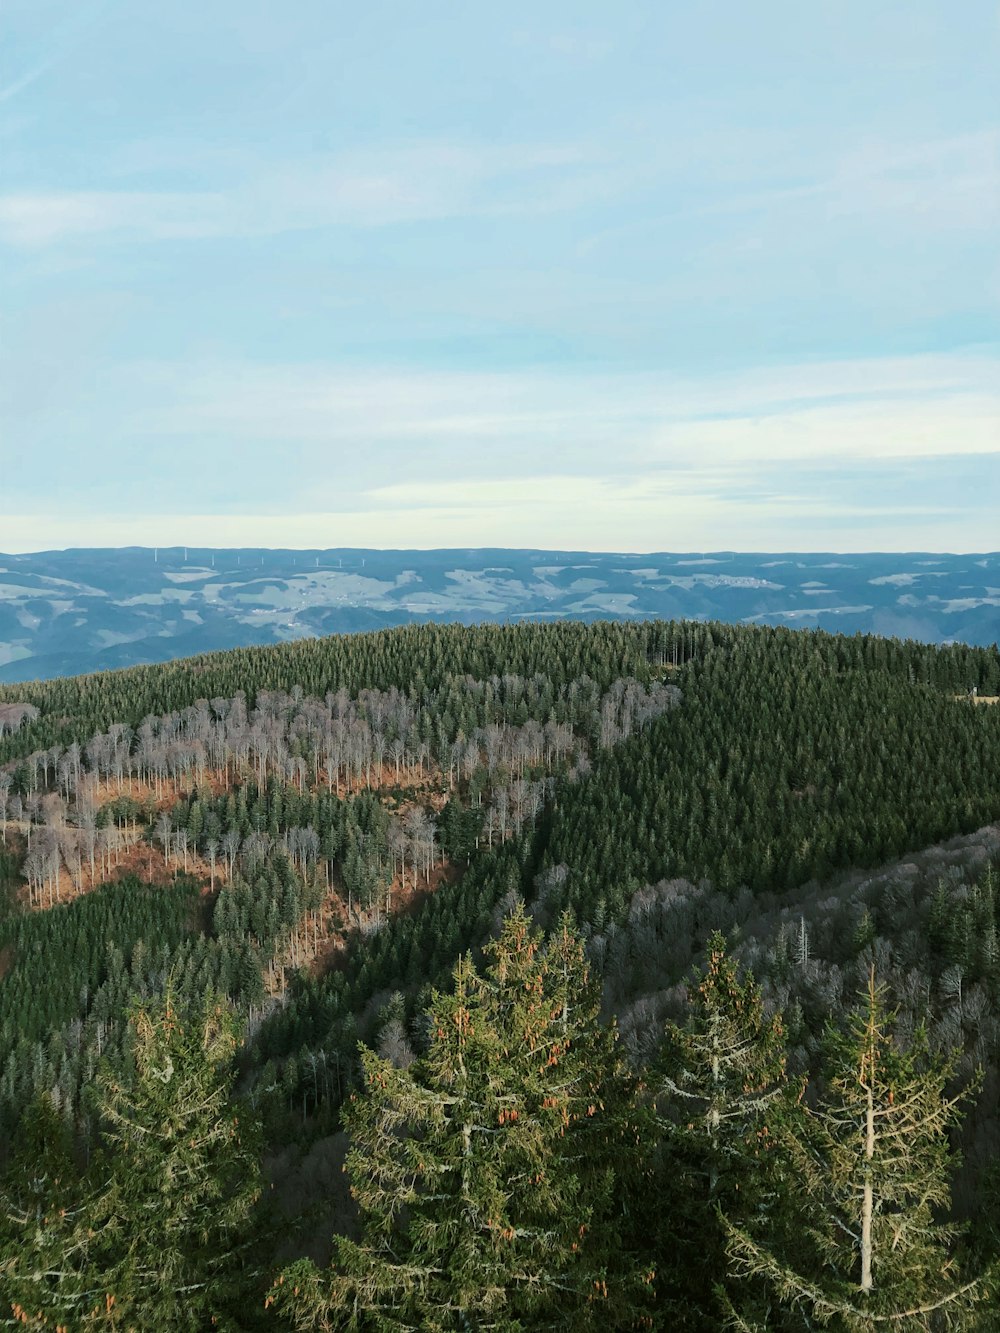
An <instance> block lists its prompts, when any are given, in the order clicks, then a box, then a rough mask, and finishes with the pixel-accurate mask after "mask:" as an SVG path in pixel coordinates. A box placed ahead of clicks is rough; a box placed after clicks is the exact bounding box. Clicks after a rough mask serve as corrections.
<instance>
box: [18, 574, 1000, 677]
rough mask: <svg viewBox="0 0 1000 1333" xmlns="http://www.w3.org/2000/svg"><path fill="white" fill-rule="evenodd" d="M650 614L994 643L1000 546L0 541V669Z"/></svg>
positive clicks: (87, 665) (999, 629)
mask: <svg viewBox="0 0 1000 1333" xmlns="http://www.w3.org/2000/svg"><path fill="white" fill-rule="evenodd" d="M653 617H660V618H663V617H666V618H670V617H673V618H685V619H691V620H722V621H727V622H729V623H733V624H750V625H752V624H761V625H784V626H788V627H790V628H810V629H816V628H819V629H826V630H830V631H833V632H835V633H844V634H853V633H855V632H857V631H861V632H862V633H876V634H883V635H898V636H900V637H904V638H914V639H919V640H922V641H924V642H927V643H947V642H951V641H953V640H956V641H959V642H964V643H974V644H982V645H988V644H991V643H995V642H997V641H998V640H1000V554H997V553H995V552H994V553H993V554H985V555H982V554H981V555H964V556H959V555H930V554H919V553H913V554H906V555H887V554H866V555H822V554H806V555H796V554H787V553H786V554H774V555H765V554H755V555H748V554H739V553H737V552H731V551H726V552H715V553H707V554H705V553H700V554H664V553H660V554H655V555H621V554H606V553H593V552H586V551H575V552H573V551H515V550H478V551H476V550H473V551H364V550H326V551H278V550H239V551H234V550H214V551H205V550H194V549H193V548H192V549H187V548H183V547H178V548H173V549H170V550H166V549H161V550H156V551H154V550H144V549H138V548H131V549H125V550H95V551H86V550H74V551H46V552H40V553H37V554H32V555H3V554H0V680H30V679H33V678H35V677H47V676H64V675H75V674H77V673H79V672H83V671H96V670H105V669H109V668H114V667H123V666H129V665H132V664H135V663H140V662H161V661H167V660H169V659H171V658H177V657H185V656H190V655H192V654H195V653H202V652H207V651H212V650H217V649H225V648H233V647H238V646H241V645H247V644H265V643H274V642H284V641H287V640H289V639H297V638H307V637H315V636H317V635H319V636H321V635H325V634H334V633H338V634H340V633H353V632H357V631H362V630H372V629H380V628H386V627H390V626H393V625H402V624H409V623H418V622H421V621H426V620H437V621H448V622H454V623H459V624H475V623H479V622H481V621H505V620H538V621H551V620H561V619H578V620H594V619H598V618H609V619H622V620H641V619H646V618H653Z"/></svg>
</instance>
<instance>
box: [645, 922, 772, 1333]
mask: <svg viewBox="0 0 1000 1333" xmlns="http://www.w3.org/2000/svg"><path fill="white" fill-rule="evenodd" d="M690 1000H691V1011H690V1016H689V1018H688V1021H687V1023H686V1024H685V1025H684V1026H683V1027H677V1026H676V1025H672V1024H671V1025H669V1026H668V1028H667V1032H666V1042H665V1046H664V1051H663V1055H662V1057H661V1060H660V1062H659V1069H658V1072H657V1076H656V1078H655V1083H656V1085H657V1087H658V1089H659V1092H660V1109H661V1115H660V1127H661V1130H662V1132H663V1140H662V1143H661V1167H662V1170H663V1172H664V1175H665V1177H666V1180H667V1182H668V1183H669V1187H670V1191H671V1195H672V1201H671V1206H670V1208H669V1209H668V1210H663V1211H662V1212H661V1213H660V1215H659V1217H658V1219H657V1223H658V1225H657V1230H658V1231H659V1233H660V1248H661V1250H662V1251H663V1262H662V1264H661V1269H662V1282H661V1284H660V1286H661V1292H662V1298H661V1311H663V1312H664V1318H666V1313H665V1312H666V1310H667V1309H669V1315H670V1326H672V1327H674V1328H677V1329H681V1328H692V1329H716V1328H717V1327H718V1312H717V1305H716V1300H715V1297H714V1295H713V1289H714V1288H715V1287H716V1285H717V1284H718V1283H719V1280H720V1278H721V1276H722V1274H723V1272H724V1270H725V1246H726V1233H725V1229H724V1226H723V1223H722V1220H721V1215H720V1212H724V1213H725V1214H726V1215H727V1216H728V1217H729V1218H730V1219H731V1220H732V1221H734V1222H735V1221H737V1220H739V1221H743V1220H748V1219H751V1218H755V1217H759V1216H760V1215H761V1214H762V1213H763V1212H766V1211H767V1210H769V1209H771V1210H773V1208H774V1207H775V1206H776V1194H777V1188H778V1187H777V1186H776V1184H775V1181H774V1167H775V1157H776V1153H775V1145H776V1144H777V1141H778V1136H777V1133H776V1127H777V1125H778V1123H779V1122H780V1121H781V1119H782V1118H783V1116H784V1115H786V1114H787V1113H788V1111H789V1109H790V1104H791V1100H792V1094H791V1093H790V1088H789V1084H788V1081H787V1079H786V1076H785V1044H784V1033H783V1028H782V1020H781V1016H780V1015H774V1016H772V1017H769V1016H768V1015H767V1014H766V1013H765V1010H764V1004H763V1000H762V998H761V993H760V987H759V986H758V985H757V983H756V982H755V980H754V978H753V976H752V975H751V974H749V973H748V974H746V975H744V976H741V975H740V969H739V967H738V965H737V964H736V962H735V961H734V960H733V959H732V958H731V957H729V956H728V954H727V947H726V941H725V937H724V936H723V935H721V934H720V933H718V932H716V933H715V934H713V935H712V937H711V939H710V940H709V942H708V959H707V964H706V967H705V971H704V975H703V976H702V977H701V978H700V980H699V982H698V985H697V988H696V989H693V990H692V992H691V996H690Z"/></svg>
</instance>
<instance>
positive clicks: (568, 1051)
mask: <svg viewBox="0 0 1000 1333" xmlns="http://www.w3.org/2000/svg"><path fill="white" fill-rule="evenodd" d="M488 952H489V955H490V965H489V967H488V970H487V972H486V975H485V976H481V975H480V974H479V973H478V972H477V971H476V969H475V968H474V966H473V965H472V962H471V961H470V960H469V959H468V958H466V959H464V960H462V961H461V962H460V963H459V965H458V966H457V967H456V969H455V973H454V988H453V991H452V992H451V993H450V994H440V993H435V994H434V996H433V999H432V1003H431V1005H430V1008H429V1011H428V1023H429V1046H428V1050H427V1052H426V1054H425V1055H424V1056H423V1058H421V1059H420V1060H419V1061H418V1062H416V1063H415V1064H413V1065H411V1066H410V1067H409V1068H408V1069H406V1070H401V1069H397V1068H394V1067H393V1066H392V1065H391V1064H390V1063H389V1062H388V1061H386V1060H380V1059H379V1058H378V1057H377V1056H376V1055H374V1054H373V1053H372V1052H370V1051H363V1065H364V1075H365V1091H364V1095H362V1096H358V1097H356V1098H355V1099H353V1101H352V1102H351V1104H350V1106H349V1108H348V1111H347V1113H346V1115H345V1125H346V1128H347V1130H348V1133H349V1134H350V1136H351V1139H352V1149H351V1152H350V1154H349V1157H348V1162H347V1169H348V1171H349V1173H350V1176H351V1181H352V1189H353V1193H354V1196H355V1198H356V1199H357V1201H358V1203H359V1205H360V1207H361V1213H362V1236H361V1240H360V1241H359V1242H353V1241H350V1240H345V1239H343V1238H339V1237H338V1238H335V1249H336V1254H335V1265H334V1268H333V1270H332V1271H330V1272H326V1273H320V1272H318V1271H317V1270H316V1269H315V1268H313V1267H312V1265H311V1264H308V1263H303V1264H299V1265H296V1266H294V1267H293V1268H292V1269H291V1270H289V1271H288V1272H286V1273H285V1274H283V1275H282V1278H280V1279H279V1281H278V1284H277V1285H276V1287H275V1290H274V1292H273V1293H272V1296H273V1299H274V1300H275V1301H276V1303H277V1304H278V1305H279V1306H280V1307H282V1308H283V1309H285V1310H286V1311H288V1312H289V1313H290V1314H291V1315H292V1317H293V1319H294V1322H295V1326H296V1328H300V1329H312V1328H322V1329H327V1328H344V1329H356V1330H379V1331H382V1330H393V1331H394V1333H400V1331H401V1330H417V1329H422V1330H442V1331H443V1330H458V1329H471V1328H475V1329H479V1330H496V1331H497V1333H515V1330H521V1329H528V1328H539V1327H544V1328H552V1329H557V1328H566V1329H581V1330H582V1329H586V1328H588V1327H596V1326H599V1325H602V1326H605V1327H631V1326H635V1325H636V1322H637V1321H638V1320H640V1319H642V1318H643V1317H644V1315H643V1310H644V1306H645V1303H646V1301H647V1299H648V1295H649V1292H650V1284H651V1281H652V1273H651V1272H649V1271H645V1272H640V1271H639V1270H638V1269H635V1271H634V1272H631V1273H630V1279H632V1278H634V1283H632V1282H631V1280H630V1283H629V1284H627V1285H626V1284H622V1283H618V1285H617V1286H616V1277H615V1274H614V1273H613V1272H612V1269H613V1267H614V1266H615V1265H614V1264H613V1259H614V1257H615V1256H616V1255H617V1254H618V1253H619V1251H620V1239H619V1227H618V1223H617V1217H616V1189H615V1186H616V1179H615V1172H614V1168H613V1165H612V1161H613V1159H614V1157H615V1156H616V1155H619V1154H620V1153H621V1150H622V1146H623V1144H624V1142H625V1141H626V1140H629V1142H630V1147H631V1151H632V1152H633V1153H635V1152H636V1151H637V1144H636V1139H637V1138H641V1132H640V1129H639V1124H638V1116H637V1113H636V1111H635V1108H634V1100H635V1089H634V1086H633V1084H632V1082H631V1080H630V1079H629V1078H628V1077H627V1075H626V1074H625V1071H624V1069H623V1066H622V1063H621V1061H620V1058H619V1056H618V1054H617V1050H616V1035H615V1033H614V1031H613V1029H609V1028H605V1027H603V1026H602V1025H601V1024H600V1023H599V1021H598V1006H599V999H598V993H597V990H596V987H595V986H594V984H593V983H592V982H591V980H590V979H589V976H588V973H587V968H586V963H585V959H584V953H583V947H582V944H581V941H580V940H579V937H578V936H577V935H576V934H575V933H574V932H573V930H572V929H571V927H570V925H569V922H568V921H567V920H565V919H564V920H563V922H562V923H561V924H560V927H559V928H558V930H557V931H556V932H555V934H554V937H553V938H552V939H551V940H550V941H549V942H548V943H543V941H542V939H541V937H540V935H539V934H538V933H537V932H536V931H534V930H533V929H532V928H531V926H530V922H529V920H528V918H527V916H526V915H525V913H524V911H523V909H520V910H518V911H516V912H515V913H514V915H513V916H512V917H510V918H509V919H508V920H507V921H506V923H505V924H504V927H503V931H502V934H501V937H500V939H499V940H498V941H496V942H495V943H494V944H493V945H491V946H489V949H488ZM620 1266H621V1267H624V1268H626V1269H628V1268H629V1265H627V1264H626V1265H620ZM633 1285H634V1287H635V1288H636V1290H633V1289H632V1287H633Z"/></svg>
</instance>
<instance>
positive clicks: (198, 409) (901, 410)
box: [130, 355, 1000, 474]
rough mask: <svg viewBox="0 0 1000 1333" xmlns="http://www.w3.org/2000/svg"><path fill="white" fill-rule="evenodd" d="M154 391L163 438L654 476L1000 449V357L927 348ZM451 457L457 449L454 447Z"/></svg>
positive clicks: (284, 379)
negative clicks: (512, 457)
mask: <svg viewBox="0 0 1000 1333" xmlns="http://www.w3.org/2000/svg"><path fill="white" fill-rule="evenodd" d="M136 374H138V375H139V376H141V377H143V379H144V382H145V383H146V385H147V387H148V388H150V389H151V390H153V392H152V395H151V401H150V407H149V409H148V411H146V412H145V413H143V415H142V419H141V421H138V422H136V423H135V424H136V425H137V426H141V428H142V429H143V430H144V431H149V432H152V433H155V434H185V433H187V434H190V433H193V432H200V433H205V432H209V433H212V432H215V433H220V434H225V435H236V436H238V437H239V438H241V439H243V440H247V441H250V440H257V441H266V440H274V439H283V440H285V441H295V440H297V441H306V442H309V441H311V442H314V443H323V442H335V441H346V442H352V443H354V444H357V445H369V446H371V447H373V448H377V447H378V446H379V445H380V444H385V443H387V442H398V443H401V444H405V445H411V446H414V445H419V444H422V443H425V444H427V445H434V446H435V449H436V450H437V451H438V452H439V453H440V454H441V455H442V457H444V458H446V459H447V462H446V467H445V469H444V470H445V471H446V472H447V473H449V474H450V472H451V470H452V469H453V467H454V451H455V450H460V451H462V452H464V451H465V450H466V449H468V448H469V447H471V446H473V445H475V444H476V443H485V442H491V443H492V444H493V445H495V446H506V447H507V448H509V449H511V450H513V451H515V453H521V454H523V453H525V452H527V453H529V454H531V455H532V456H533V457H534V458H535V460H536V466H537V467H538V469H539V470H541V471H544V470H546V468H547V467H549V466H550V464H551V458H552V454H553V451H566V450H568V451H570V452H573V453H575V456H576V460H577V463H578V465H579V470H580V471H583V472H590V471H592V470H593V467H594V466H595V465H597V466H599V467H600V468H601V470H607V460H608V459H609V458H610V459H613V460H614V462H615V465H616V466H623V467H627V468H639V469H648V468H650V467H655V466H663V465H671V466H676V465H680V464H684V463H691V464H698V465H700V466H704V465H707V464H715V465H720V464H732V463H744V462H753V463H755V464H761V463H765V462H766V461H767V460H775V461H778V460H780V461H795V460H797V461H800V462H801V461H806V460H822V459H827V460H831V461H835V460H837V459H848V458H860V459H865V460H867V459H874V458H887V459H899V458H917V457H924V458H933V457H938V456H949V455H953V454H993V453H998V452H1000V386H998V373H997V366H996V362H995V361H993V360H991V359H990V358H987V357H984V356H976V355H969V356H937V357H933V356H927V357H914V358H912V359H910V360H906V359H902V358H894V359H887V360H873V361H869V362H863V361H850V362H839V363H837V362H834V363H824V364H818V365H799V366H788V367H782V368H768V369H764V370H760V371H753V372H749V371H747V372H743V373H741V374H738V375H735V376H730V377H727V378H722V377H719V376H707V377H702V378H699V379H680V378H677V377H672V376H668V375H633V374H622V375H617V376H615V375H600V376H583V375H580V374H573V373H563V374H555V373H552V374H546V373H534V372H524V373H477V372H469V373H459V372H427V373H420V372H416V371H389V370H377V369H368V370H357V371H345V370H343V369H339V368H329V369H325V368H323V367H315V366H314V367H303V368H292V369H287V368H277V367H269V366H262V367H255V366H246V365H244V366H236V365H205V366H200V367H199V366H184V367H171V366H163V365H159V366H147V367H145V368H139V369H138V370H133V371H130V375H132V376H133V377H134V376H135V375H136ZM449 450H452V453H451V454H449Z"/></svg>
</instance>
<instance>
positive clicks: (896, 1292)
mask: <svg viewBox="0 0 1000 1333" xmlns="http://www.w3.org/2000/svg"><path fill="white" fill-rule="evenodd" d="M892 1018H893V1015H891V1014H889V1013H888V1012H887V1010H886V1005H885V997H884V990H883V988H882V987H881V986H878V985H876V982H875V973H874V968H873V969H872V971H871V973H870V975H869V983H868V988H867V991H866V993H865V994H864V996H863V1002H862V1004H861V1005H860V1007H859V1008H858V1010H857V1011H856V1012H855V1014H854V1015H853V1017H852V1020H851V1022H850V1026H849V1027H848V1029H847V1031H846V1032H845V1033H839V1034H838V1033H834V1034H831V1064H830V1069H829V1073H828V1078H827V1082H826V1085H825V1088H824V1090H823V1093H822V1095H821V1098H820V1100H819V1101H818V1103H817V1104H816V1105H815V1106H812V1107H810V1106H809V1105H808V1103H803V1104H802V1108H801V1112H800V1114H799V1116H798V1117H797V1118H796V1119H795V1120H791V1121H786V1122H785V1124H784V1125H783V1126H782V1127H781V1131H780V1132H781V1143H780V1151H781V1154H782V1158H783V1172H784V1183H783V1189H784V1194H785V1209H784V1210H783V1212H782V1214H781V1216H780V1217H776V1216H774V1215H771V1216H770V1217H769V1218H768V1219H766V1221H765V1222H764V1223H759V1222H754V1221H749V1222H746V1223H744V1224H735V1223H733V1222H730V1223H729V1226H728V1232H729V1257H730V1269H731V1273H732V1275H733V1276H734V1277H735V1278H736V1279H738V1280H743V1281H746V1280H747V1279H753V1281H749V1282H746V1285H745V1287H744V1288H743V1295H742V1296H737V1297H736V1298H735V1299H734V1300H733V1303H732V1305H731V1306H730V1307H729V1311H728V1315H729V1324H728V1326H729V1327H731V1328H734V1329H738V1330H741V1331H742V1333H748V1331H749V1330H754V1331H756V1330H764V1329H767V1330H771V1329H780V1330H783V1331H784V1330H807V1329H812V1328H817V1327H829V1328H831V1329H833V1330H836V1333H875V1331H876V1330H879V1329H900V1330H906V1333H911V1331H912V1333H915V1331H916V1330H930V1329H972V1328H977V1327H980V1326H981V1325H980V1324H979V1322H978V1320H979V1318H980V1315H981V1313H982V1311H983V1310H984V1309H985V1308H986V1307H987V1305H988V1303H989V1302H990V1301H991V1300H993V1299H995V1298H996V1283H995V1280H994V1278H995V1275H993V1274H987V1275H985V1276H983V1277H981V1278H979V1279H966V1278H963V1277H962V1276H960V1274H959V1273H958V1270H957V1264H956V1257H955V1247H956V1241H957V1238H958V1228H957V1227H956V1226H955V1225H953V1224H952V1223H950V1222H948V1221H946V1220H941V1219H942V1218H945V1217H947V1214H948V1210H949V1207H950V1202H951V1194H950V1184H949V1180H950V1175H951V1172H952V1168H953V1166H954V1157H953V1153H952V1151H951V1148H950V1146H949V1135H950V1133H951V1132H952V1130H953V1129H954V1128H955V1127H956V1125H957V1124H958V1122H959V1119H960V1114H961V1113H960V1101H961V1095H960V1094H959V1095H952V1094H950V1093H949V1092H948V1087H949V1084H950V1080H951V1077H952V1073H953V1071H952V1067H951V1064H950V1062H949V1061H948V1060H946V1059H942V1058H939V1057H935V1056H933V1055H931V1053H930V1052H929V1050H928V1048H927V1042H926V1038H925V1037H924V1035H923V1033H921V1032H918V1033H917V1034H916V1037H915V1040H914V1042H913V1044H912V1046H911V1047H910V1049H908V1050H900V1049H899V1048H898V1047H897V1045H896V1044H895V1043H894V1041H893V1037H892ZM758 1281H759V1282H762V1283H763V1285H764V1288H765V1290H766V1295H765V1296H764V1297H763V1298H760V1297H759V1295H758V1290H759V1289H758V1286H757V1283H758ZM730 1290H734V1289H733V1288H730ZM736 1290H738V1288H737V1289H736Z"/></svg>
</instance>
